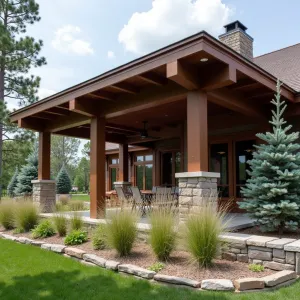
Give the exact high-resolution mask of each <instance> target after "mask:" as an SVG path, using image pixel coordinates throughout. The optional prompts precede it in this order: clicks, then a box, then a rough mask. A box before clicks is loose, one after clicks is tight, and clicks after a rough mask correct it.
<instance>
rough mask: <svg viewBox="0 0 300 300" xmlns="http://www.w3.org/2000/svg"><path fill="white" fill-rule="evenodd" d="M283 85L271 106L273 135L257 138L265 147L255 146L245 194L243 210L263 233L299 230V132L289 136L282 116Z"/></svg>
mask: <svg viewBox="0 0 300 300" xmlns="http://www.w3.org/2000/svg"><path fill="white" fill-rule="evenodd" d="M280 86H281V84H280V82H279V81H278V82H277V94H276V95H275V99H273V100H272V101H271V103H272V104H273V105H274V106H275V109H274V110H272V121H270V124H272V125H273V131H272V132H267V133H265V134H263V133H260V134H257V137H258V138H260V139H261V140H263V141H264V142H265V143H264V144H261V145H255V148H256V151H255V152H254V153H253V159H252V160H251V161H249V164H250V168H251V170H250V171H249V172H248V173H249V175H250V176H251V178H250V179H248V180H247V183H246V187H245V188H244V189H243V190H242V193H243V195H244V197H245V199H244V200H243V201H242V202H240V205H239V206H240V208H242V209H246V210H247V212H248V213H249V214H250V217H251V218H253V219H255V220H256V222H257V224H258V225H259V226H260V228H261V230H262V231H274V230H278V232H279V233H280V234H281V233H282V232H283V231H284V229H289V230H295V229H297V228H298V227H299V219H300V215H299V208H300V184H299V182H300V152H299V149H300V145H299V144H298V143H296V141H297V139H298V137H299V132H293V133H288V131H289V130H290V129H291V127H292V126H291V125H286V123H287V122H286V121H285V120H284V118H283V113H284V111H285V109H286V104H285V102H284V101H281V99H280V93H281V90H280Z"/></svg>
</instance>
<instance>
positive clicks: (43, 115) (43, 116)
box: [31, 112, 55, 121]
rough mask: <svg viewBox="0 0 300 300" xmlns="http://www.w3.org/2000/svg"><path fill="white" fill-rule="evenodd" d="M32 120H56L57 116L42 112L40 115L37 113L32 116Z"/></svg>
mask: <svg viewBox="0 0 300 300" xmlns="http://www.w3.org/2000/svg"><path fill="white" fill-rule="evenodd" d="M31 118H34V119H43V120H50V121H51V120H55V116H53V115H52V116H51V115H49V114H46V113H44V112H40V113H37V114H35V115H32V116H31Z"/></svg>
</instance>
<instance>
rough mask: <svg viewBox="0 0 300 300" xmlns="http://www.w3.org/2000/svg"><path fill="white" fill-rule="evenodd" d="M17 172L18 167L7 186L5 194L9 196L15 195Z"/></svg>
mask: <svg viewBox="0 0 300 300" xmlns="http://www.w3.org/2000/svg"><path fill="white" fill-rule="evenodd" d="M18 174H19V171H18V168H16V171H15V173H14V175H13V177H12V178H11V180H10V182H9V184H8V186H7V194H8V196H9V197H11V198H12V197H14V196H15V189H16V187H17V184H18Z"/></svg>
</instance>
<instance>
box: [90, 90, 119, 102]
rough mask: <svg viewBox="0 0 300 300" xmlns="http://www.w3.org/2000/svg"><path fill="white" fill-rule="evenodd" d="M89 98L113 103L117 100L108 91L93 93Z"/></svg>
mask: <svg viewBox="0 0 300 300" xmlns="http://www.w3.org/2000/svg"><path fill="white" fill-rule="evenodd" d="M88 96H91V97H93V98H97V99H103V100H108V101H113V100H114V99H115V95H114V94H112V93H109V92H106V91H95V92H92V93H89V94H88Z"/></svg>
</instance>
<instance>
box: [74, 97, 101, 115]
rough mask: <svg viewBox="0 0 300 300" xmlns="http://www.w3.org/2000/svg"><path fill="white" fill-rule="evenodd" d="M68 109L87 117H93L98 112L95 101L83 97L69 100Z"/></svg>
mask: <svg viewBox="0 0 300 300" xmlns="http://www.w3.org/2000/svg"><path fill="white" fill-rule="evenodd" d="M69 110H70V111H72V112H75V113H78V114H81V115H84V116H87V117H94V116H97V115H98V114H99V113H100V110H99V107H98V105H97V104H96V103H91V102H88V101H84V99H73V100H70V101H69Z"/></svg>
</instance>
